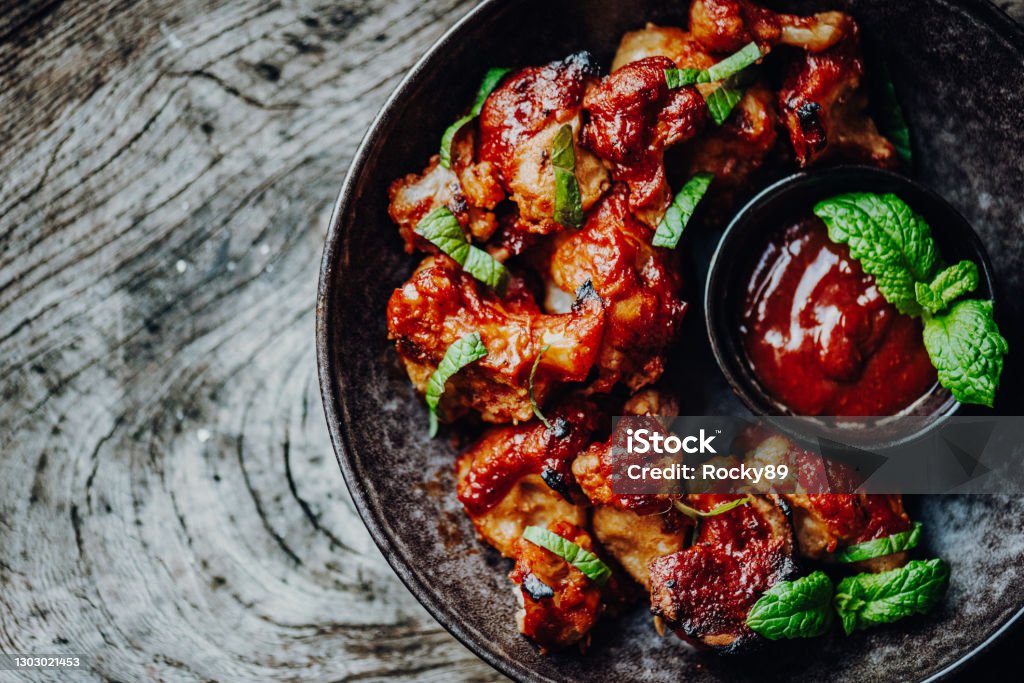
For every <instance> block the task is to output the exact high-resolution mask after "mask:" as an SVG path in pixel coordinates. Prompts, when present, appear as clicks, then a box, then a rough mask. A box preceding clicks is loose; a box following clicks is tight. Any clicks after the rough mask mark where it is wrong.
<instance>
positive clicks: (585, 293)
mask: <svg viewBox="0 0 1024 683" xmlns="http://www.w3.org/2000/svg"><path fill="white" fill-rule="evenodd" d="M588 301H600V302H601V305H602V306H604V299H602V298H601V296H600V295H599V294H598V293H597V290H596V289H594V284H593V283H592V282H591V281H590V280H587V281H586V282H584V283H583V284H582V285H580V286H579V287H578V288H577V289H576V301H575V303H573V305H572V312H573V313H578V312H579V309H580V308H581V307H582V306H583V304H585V303H586V302H588Z"/></svg>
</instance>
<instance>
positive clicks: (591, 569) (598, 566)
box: [523, 526, 612, 586]
mask: <svg viewBox="0 0 1024 683" xmlns="http://www.w3.org/2000/svg"><path fill="white" fill-rule="evenodd" d="M523 538H525V539H526V540H527V541H529V542H530V543H533V544H534V545H539V546H540V547H541V548H545V549H546V550H550V551H551V552H553V553H554V554H555V555H558V556H559V557H561V558H562V559H563V560H565V561H566V562H568V563H569V564H571V565H572V566H574V567H576V569H579V570H580V571H581V572H583V574H584V575H585V576H586V577H587V578H588V579H590V580H592V581H594V582H595V583H597V584H598V585H599V586H603V585H604V583H605V582H606V581H608V578H609V577H610V576H611V575H612V570H611V567H609V566H608V565H606V564H605V563H604V562H602V561H601V558H599V557H598V556H597V555H595V554H594V553H592V552H589V551H587V550H584V549H583V548H581V547H579V546H578V545H576V544H575V543H573V542H572V541H570V540H568V539H565V538H562V537H561V536H559V535H558V534H556V533H554V532H551V531H548V530H547V529H544V528H542V527H539V526H528V527H526V528H525V529H524V530H523Z"/></svg>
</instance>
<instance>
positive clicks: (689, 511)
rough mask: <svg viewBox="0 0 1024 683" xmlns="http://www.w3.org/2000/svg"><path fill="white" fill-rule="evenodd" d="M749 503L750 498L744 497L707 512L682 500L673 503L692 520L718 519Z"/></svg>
mask: <svg viewBox="0 0 1024 683" xmlns="http://www.w3.org/2000/svg"><path fill="white" fill-rule="evenodd" d="M749 502H750V496H743V497H742V498H736V499H734V500H729V501H726V502H724V503H722V504H721V505H716V506H715V507H713V508H711V509H710V510H706V511H705V510H698V509H697V508H695V507H690V506H689V505H687V504H686V503H684V502H683V501H681V500H676V501H673V502H672V505H674V506H675V508H676V510H679V512H681V513H683V514H684V515H686V516H687V517H690V518H691V519H699V518H701V517H716V516H718V515H720V514H722V513H724V512H728V511H729V510H733V509H735V508H738V507H739V506H741V505H746V504H747V503H749Z"/></svg>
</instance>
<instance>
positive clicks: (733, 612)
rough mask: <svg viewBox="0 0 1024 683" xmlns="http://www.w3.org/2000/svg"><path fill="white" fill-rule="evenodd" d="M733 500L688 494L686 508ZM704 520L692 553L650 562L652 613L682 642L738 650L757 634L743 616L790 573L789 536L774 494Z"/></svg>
mask: <svg viewBox="0 0 1024 683" xmlns="http://www.w3.org/2000/svg"><path fill="white" fill-rule="evenodd" d="M736 497H737V496H734V495H693V496H689V498H688V500H687V503H688V504H689V505H690V506H692V507H695V508H697V509H699V510H705V511H707V510H711V509H713V508H715V507H717V506H718V505H719V504H721V503H724V502H727V501H729V500H733V499H735V498H736ZM751 499H752V502H751V503H750V504H748V505H741V506H739V507H737V508H734V509H732V510H730V511H728V512H725V513H722V514H719V515H716V516H713V517H708V518H705V519H702V520H701V522H700V527H699V531H698V536H697V539H696V542H695V543H694V545H692V546H691V547H689V548H687V549H685V550H680V551H678V552H675V553H672V554H670V555H665V556H664V557H659V558H657V559H656V560H654V561H653V562H651V564H650V580H651V611H652V612H653V613H654V615H655V616H658V617H661V619H662V620H663V621H664V622H665V624H666V625H667V626H669V627H670V628H672V629H674V630H675V632H676V633H677V634H678V635H679V636H680V637H681V638H683V639H685V640H687V641H689V642H691V643H693V644H695V645H699V646H703V647H709V648H713V649H716V650H720V651H724V652H736V651H738V650H741V649H743V648H744V647H746V646H748V645H750V644H752V643H754V642H756V641H757V640H758V639H759V638H760V636H758V635H757V634H755V633H754V632H753V631H751V630H750V629H749V628H748V627H747V624H746V619H747V613H748V612H749V611H750V608H751V607H753V606H754V603H756V602H757V601H758V600H759V599H760V598H761V596H762V595H763V594H764V592H765V591H766V590H768V589H769V588H771V587H772V586H774V585H775V584H777V583H778V582H780V581H787V580H790V579H792V578H793V577H794V576H795V575H796V571H797V566H796V563H795V562H794V560H793V534H792V531H791V529H790V526H789V520H788V519H787V515H786V512H785V508H784V507H783V504H782V503H781V501H779V499H778V498H777V497H776V496H751Z"/></svg>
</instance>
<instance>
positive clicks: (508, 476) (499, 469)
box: [456, 402, 598, 557]
mask: <svg viewBox="0 0 1024 683" xmlns="http://www.w3.org/2000/svg"><path fill="white" fill-rule="evenodd" d="M549 412H550V420H549V421H550V422H551V426H552V427H553V429H548V428H547V427H545V426H544V425H543V424H541V423H539V422H537V421H534V422H530V423H528V424H523V425H519V426H516V427H494V428H491V429H489V430H488V431H487V432H485V433H484V435H483V436H482V437H481V438H480V440H479V441H477V442H476V443H475V444H474V445H473V446H471V447H470V448H469V449H468V450H467V451H466V452H465V453H463V454H462V456H460V457H459V460H458V463H457V467H456V470H457V478H458V486H457V492H458V496H459V501H460V502H461V503H462V505H463V507H465V509H466V513H467V514H468V515H469V518H470V519H471V520H472V521H473V525H474V526H475V527H476V530H477V532H478V533H479V534H480V536H481V537H483V539H484V540H485V541H487V543H489V544H490V545H492V546H494V547H495V548H497V549H498V551H499V552H501V554H502V555H506V556H509V557H511V556H512V551H513V547H514V545H515V542H516V539H518V538H519V537H520V536H521V535H522V533H523V529H525V528H526V527H528V526H547V525H548V524H551V523H553V522H557V521H567V522H570V523H572V524H575V525H577V526H582V525H583V524H584V523H585V521H586V514H585V512H584V511H583V509H582V508H580V507H578V506H577V505H576V504H575V502H574V501H575V499H576V497H578V494H576V493H575V491H576V490H577V489H576V487H575V486H574V484H573V480H572V472H571V471H570V465H571V463H572V459H573V458H575V457H576V455H577V454H578V453H579V452H580V451H581V450H583V448H584V447H585V446H586V444H587V443H588V442H589V441H590V436H591V434H592V433H593V431H594V429H595V428H596V427H597V423H598V409H597V408H596V407H595V406H594V405H592V404H591V403H589V402H572V403H568V404H566V405H564V406H561V407H559V408H557V409H556V410H553V411H549Z"/></svg>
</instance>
